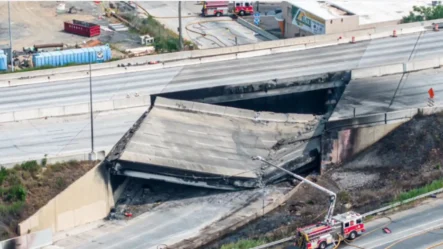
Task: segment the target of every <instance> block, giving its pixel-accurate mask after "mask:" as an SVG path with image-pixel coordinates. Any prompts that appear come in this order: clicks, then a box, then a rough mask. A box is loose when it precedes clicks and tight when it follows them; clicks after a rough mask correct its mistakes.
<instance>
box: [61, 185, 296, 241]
mask: <svg viewBox="0 0 443 249" xmlns="http://www.w3.org/2000/svg"><path fill="white" fill-rule="evenodd" d="M193 191H194V195H195V194H196V193H199V192H202V191H206V190H201V189H200V190H198V189H193ZM289 191H290V189H288V188H283V187H282V188H280V187H276V186H268V187H266V189H265V195H266V201H265V206H268V205H270V204H272V203H273V202H275V201H277V200H278V198H280V197H281V196H282V195H283V194H286V193H288V192H289ZM206 192H208V191H206ZM211 192H212V193H206V194H205V195H203V196H198V195H196V196H195V197H191V198H183V199H176V200H170V201H166V202H163V203H162V204H161V205H159V206H156V207H155V208H154V209H152V210H150V211H149V212H147V213H144V214H142V215H140V216H138V217H136V218H134V219H132V220H126V221H107V222H105V224H104V225H102V226H100V227H98V228H95V229H92V230H85V231H83V232H80V233H77V234H71V235H70V236H69V237H67V238H64V239H62V240H58V241H56V242H55V243H54V246H56V247H57V248H58V249H62V248H63V249H74V248H78V249H89V248H96V249H129V248H131V249H158V248H160V247H161V245H169V246H170V245H172V244H175V243H178V242H180V241H183V240H189V239H192V238H194V237H195V236H199V235H202V233H204V228H205V227H208V226H209V225H211V224H213V223H215V222H217V221H219V220H222V219H225V218H227V217H231V216H235V215H236V214H237V213H240V214H243V215H252V214H254V213H256V212H260V211H261V209H262V201H261V199H260V198H261V196H262V190H261V189H254V190H246V191H237V192H221V193H220V191H217V192H215V191H211ZM257 198H259V199H258V201H255V202H254V203H256V205H253V206H251V205H248V204H250V203H251V202H253V201H254V200H256V199H257ZM257 204H258V205H257ZM237 222H238V220H232V221H231V222H230V223H227V224H224V225H226V226H227V227H229V226H232V225H235V224H236V223H237ZM77 230H80V229H77ZM70 233H71V232H70V231H65V232H61V233H60V234H56V235H54V237H55V238H58V237H59V235H64V234H70ZM203 236H207V235H203Z"/></svg>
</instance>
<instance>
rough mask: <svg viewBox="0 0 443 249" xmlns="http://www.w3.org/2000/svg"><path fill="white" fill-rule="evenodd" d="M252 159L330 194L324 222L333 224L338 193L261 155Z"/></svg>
mask: <svg viewBox="0 0 443 249" xmlns="http://www.w3.org/2000/svg"><path fill="white" fill-rule="evenodd" d="M252 160H260V161H262V162H264V163H266V164H268V165H271V166H272V167H275V168H277V169H279V170H282V171H284V172H286V173H287V174H289V175H291V176H293V177H295V178H297V179H298V180H300V181H301V182H302V183H303V182H304V183H307V184H309V185H311V186H312V187H314V188H316V189H318V190H320V191H323V192H326V193H327V194H328V195H329V209H328V213H327V214H326V217H325V220H324V222H325V223H326V224H332V216H333V214H334V208H335V202H336V200H337V195H336V194H335V193H334V192H332V191H330V190H328V189H326V188H323V187H322V186H320V185H318V184H316V183H314V182H311V181H309V180H308V179H305V178H303V177H301V176H299V175H297V174H295V173H292V172H291V171H289V170H287V169H284V168H282V167H280V166H277V165H275V164H272V163H270V162H268V161H266V160H265V159H264V158H263V157H261V156H254V157H252Z"/></svg>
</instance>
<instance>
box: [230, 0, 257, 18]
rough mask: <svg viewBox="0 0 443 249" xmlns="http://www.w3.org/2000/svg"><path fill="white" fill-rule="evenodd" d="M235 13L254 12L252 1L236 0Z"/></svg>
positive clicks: (245, 13) (250, 13)
mask: <svg viewBox="0 0 443 249" xmlns="http://www.w3.org/2000/svg"><path fill="white" fill-rule="evenodd" d="M234 14H236V15H240V16H244V15H252V14H254V5H253V4H252V2H234Z"/></svg>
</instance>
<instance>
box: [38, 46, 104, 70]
mask: <svg viewBox="0 0 443 249" xmlns="http://www.w3.org/2000/svg"><path fill="white" fill-rule="evenodd" d="M111 58H112V52H111V49H110V48H109V46H98V47H92V48H80V49H70V50H63V51H55V52H43V53H38V54H35V55H34V56H33V58H32V61H33V63H34V67H41V66H53V67H57V66H64V65H67V64H87V63H89V61H91V63H100V62H105V61H109V60H110V59H111Z"/></svg>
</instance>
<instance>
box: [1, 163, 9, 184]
mask: <svg viewBox="0 0 443 249" xmlns="http://www.w3.org/2000/svg"><path fill="white" fill-rule="evenodd" d="M7 176H8V171H7V170H6V169H5V167H1V168H0V185H2V184H3V181H4V180H5V179H6V177H7Z"/></svg>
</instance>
